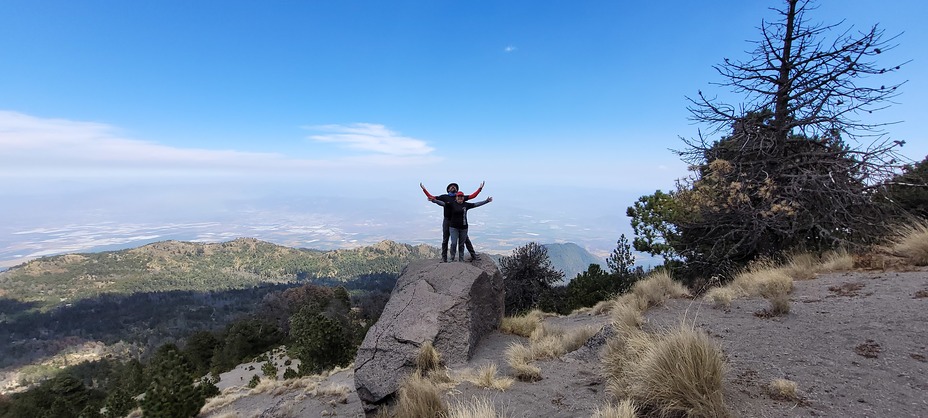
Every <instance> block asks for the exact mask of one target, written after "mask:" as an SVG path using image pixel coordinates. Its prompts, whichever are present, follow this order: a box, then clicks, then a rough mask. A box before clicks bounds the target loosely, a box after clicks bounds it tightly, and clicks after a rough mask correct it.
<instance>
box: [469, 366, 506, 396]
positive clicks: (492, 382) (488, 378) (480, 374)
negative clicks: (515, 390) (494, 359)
mask: <svg viewBox="0 0 928 418" xmlns="http://www.w3.org/2000/svg"><path fill="white" fill-rule="evenodd" d="M496 372H497V368H496V364H493V363H490V364H486V365H484V366H483V367H481V368H480V369H478V370H477V372H476V373H470V374H469V375H468V376H467V381H469V382H471V383H473V384H474V385H476V386H478V387H482V388H487V389H496V390H498V391H504V390H507V389H509V388H510V387H512V384H513V383H515V381H514V380H512V379H511V378H508V377H498V376H497V375H496Z"/></svg>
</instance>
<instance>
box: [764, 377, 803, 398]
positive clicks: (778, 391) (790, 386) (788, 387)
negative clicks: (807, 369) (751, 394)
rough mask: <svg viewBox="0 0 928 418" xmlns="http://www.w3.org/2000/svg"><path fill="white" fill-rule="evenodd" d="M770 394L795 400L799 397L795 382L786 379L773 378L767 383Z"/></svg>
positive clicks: (774, 396)
mask: <svg viewBox="0 0 928 418" xmlns="http://www.w3.org/2000/svg"><path fill="white" fill-rule="evenodd" d="M767 391H768V392H770V396H771V397H773V398H776V399H785V400H790V401H795V400H798V399H799V392H798V390H797V385H796V382H793V381H792V380H787V379H773V380H771V381H770V383H769V384H768V385H767Z"/></svg>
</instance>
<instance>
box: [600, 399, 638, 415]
mask: <svg viewBox="0 0 928 418" xmlns="http://www.w3.org/2000/svg"><path fill="white" fill-rule="evenodd" d="M637 416H638V407H637V406H635V402H634V401H632V400H631V399H625V400H623V401H622V402H620V403H619V404H618V405H616V404H612V403H609V404H606V405H605V406H601V407H598V408H596V411H595V412H593V416H592V418H636V417H637Z"/></svg>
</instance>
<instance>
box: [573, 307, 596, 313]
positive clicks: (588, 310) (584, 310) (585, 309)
mask: <svg viewBox="0 0 928 418" xmlns="http://www.w3.org/2000/svg"><path fill="white" fill-rule="evenodd" d="M570 314H571V315H584V314H586V315H593V308H590V307H587V306H584V307H582V308H577V309H574V310H572V311H570Z"/></svg>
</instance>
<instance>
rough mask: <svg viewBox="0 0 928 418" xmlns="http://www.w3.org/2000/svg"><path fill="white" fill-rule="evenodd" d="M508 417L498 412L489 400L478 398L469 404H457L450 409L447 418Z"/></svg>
mask: <svg viewBox="0 0 928 418" xmlns="http://www.w3.org/2000/svg"><path fill="white" fill-rule="evenodd" d="M505 417H507V415H506V414H505V413H502V412H497V411H496V406H495V405H493V402H492V401H490V400H489V399H487V398H477V397H476V396H475V397H474V399H473V400H472V401H471V402H469V403H464V402H457V403H454V404H452V405H451V408H449V409H448V414H447V415H445V418H505Z"/></svg>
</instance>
